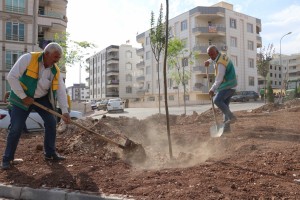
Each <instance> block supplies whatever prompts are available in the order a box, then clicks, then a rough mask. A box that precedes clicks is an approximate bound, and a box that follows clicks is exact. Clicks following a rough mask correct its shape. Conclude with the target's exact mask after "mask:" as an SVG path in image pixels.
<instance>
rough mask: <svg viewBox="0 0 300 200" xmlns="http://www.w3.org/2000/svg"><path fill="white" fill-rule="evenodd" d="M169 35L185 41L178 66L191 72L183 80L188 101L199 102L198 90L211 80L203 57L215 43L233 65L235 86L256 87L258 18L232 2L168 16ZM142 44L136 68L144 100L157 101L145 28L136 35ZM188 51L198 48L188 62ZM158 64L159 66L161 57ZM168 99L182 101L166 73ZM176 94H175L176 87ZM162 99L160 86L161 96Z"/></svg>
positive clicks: (211, 72)
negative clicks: (141, 78) (140, 72)
mask: <svg viewBox="0 0 300 200" xmlns="http://www.w3.org/2000/svg"><path fill="white" fill-rule="evenodd" d="M169 28H170V33H171V37H177V38H179V39H181V40H182V41H184V42H185V44H186V49H187V50H188V51H187V54H186V56H183V57H182V58H181V59H182V66H181V69H179V70H185V71H187V72H190V73H191V75H192V76H191V78H190V80H189V81H188V83H187V84H186V88H187V90H186V91H187V94H186V96H185V99H186V100H187V103H188V104H195V103H199V101H200V100H201V94H202V93H207V92H208V88H209V87H210V86H211V85H212V84H213V82H214V78H213V77H214V70H213V68H212V66H211V67H210V68H209V77H210V78H209V81H207V78H206V69H205V67H204V64H203V63H204V61H205V60H207V59H208V55H207V48H208V46H209V45H215V46H217V47H218V49H219V50H220V51H221V52H222V53H226V54H227V55H228V56H229V57H230V58H231V60H232V61H233V63H234V65H235V67H236V73H237V79H238V86H237V90H253V91H258V75H257V68H256V55H257V48H259V47H261V46H262V40H261V37H260V32H261V20H260V19H257V18H255V17H251V16H248V15H245V14H243V13H239V12H236V11H234V10H233V5H232V4H229V3H226V2H220V3H217V4H215V5H212V6H210V7H203V6H198V7H195V8H193V9H191V10H189V11H187V12H185V13H182V14H181V15H179V16H176V17H174V18H172V19H170V20H169ZM136 40H137V42H139V43H140V44H141V45H142V48H141V49H139V50H138V51H137V53H138V55H139V56H141V57H142V58H143V61H142V63H143V64H142V65H139V68H140V69H144V72H145V74H144V77H145V79H144V83H143V84H142V83H141V85H144V88H143V89H144V91H145V94H144V96H143V97H142V98H143V99H142V100H144V101H158V99H159V97H158V78H157V77H158V76H157V71H158V70H157V67H156V66H157V64H156V60H155V58H154V56H153V55H152V50H151V45H150V38H149V30H148V31H145V32H144V33H141V34H139V35H137V36H136ZM190 52H198V53H199V55H200V58H199V59H198V60H194V64H190V62H188V61H187V60H188V59H189V58H188V55H189V53H190ZM160 66H163V59H161V63H160ZM159 70H160V74H161V76H160V77H161V78H160V79H161V80H160V83H161V88H163V76H162V74H163V67H160V69H159ZM167 87H168V95H169V96H168V99H169V102H170V103H172V101H176V99H177V95H179V96H180V99H181V101H183V87H182V86H177V85H175V84H174V81H172V80H171V79H170V77H168V86H167ZM178 87H179V88H180V90H179V94H178V89H177V88H178ZM160 99H163V89H161V97H160Z"/></svg>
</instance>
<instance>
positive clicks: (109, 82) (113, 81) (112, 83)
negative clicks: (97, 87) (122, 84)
mask: <svg viewBox="0 0 300 200" xmlns="http://www.w3.org/2000/svg"><path fill="white" fill-rule="evenodd" d="M106 84H107V85H119V80H108V81H107V83H106Z"/></svg>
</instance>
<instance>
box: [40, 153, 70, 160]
mask: <svg viewBox="0 0 300 200" xmlns="http://www.w3.org/2000/svg"><path fill="white" fill-rule="evenodd" d="M45 160H50V161H62V160H66V158H65V157H63V156H60V155H58V154H54V155H52V156H47V155H45Z"/></svg>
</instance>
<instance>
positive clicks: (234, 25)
mask: <svg viewBox="0 0 300 200" xmlns="http://www.w3.org/2000/svg"><path fill="white" fill-rule="evenodd" d="M230 28H235V29H236V19H232V18H230Z"/></svg>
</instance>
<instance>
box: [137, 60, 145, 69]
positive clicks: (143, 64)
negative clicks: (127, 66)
mask: <svg viewBox="0 0 300 200" xmlns="http://www.w3.org/2000/svg"><path fill="white" fill-rule="evenodd" d="M143 67H145V62H144V61H142V62H139V63H138V64H136V68H143Z"/></svg>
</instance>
